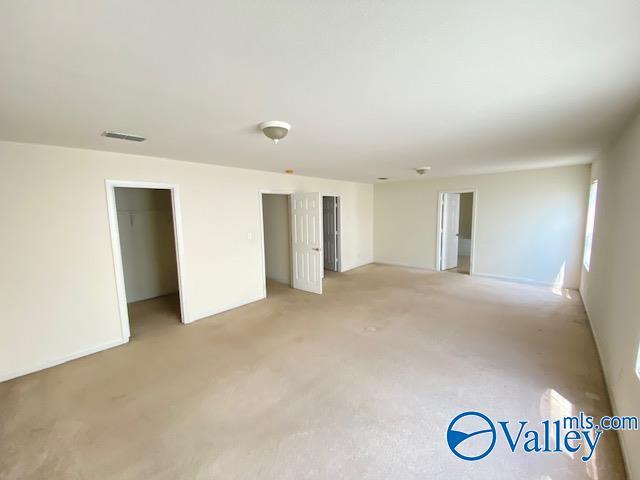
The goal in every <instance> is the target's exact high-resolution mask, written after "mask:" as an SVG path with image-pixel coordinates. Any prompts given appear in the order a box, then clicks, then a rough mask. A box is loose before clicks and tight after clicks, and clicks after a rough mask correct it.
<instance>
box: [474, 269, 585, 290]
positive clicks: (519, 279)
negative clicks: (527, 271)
mask: <svg viewBox="0 0 640 480" xmlns="http://www.w3.org/2000/svg"><path fill="white" fill-rule="evenodd" d="M473 275H475V276H477V277H486V278H494V279H496V280H504V281H505V282H514V283H526V284H529V285H542V286H545V287H556V286H557V285H556V284H555V283H553V282H542V281H540V280H534V279H532V278H526V277H510V276H508V275H495V274H493V273H478V272H473ZM560 288H563V289H566V290H577V289H578V288H577V287H573V286H567V285H563V286H562V287H560Z"/></svg>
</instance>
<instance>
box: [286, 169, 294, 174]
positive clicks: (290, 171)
mask: <svg viewBox="0 0 640 480" xmlns="http://www.w3.org/2000/svg"><path fill="white" fill-rule="evenodd" d="M284 173H287V174H289V175H291V174H293V170H291V169H288V170H285V171H284Z"/></svg>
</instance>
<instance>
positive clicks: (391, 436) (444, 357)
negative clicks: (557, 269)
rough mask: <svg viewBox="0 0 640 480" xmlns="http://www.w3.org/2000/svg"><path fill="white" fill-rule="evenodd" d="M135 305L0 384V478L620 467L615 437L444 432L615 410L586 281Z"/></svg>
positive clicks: (383, 271) (282, 290)
mask: <svg viewBox="0 0 640 480" xmlns="http://www.w3.org/2000/svg"><path fill="white" fill-rule="evenodd" d="M131 317H132V332H133V337H132V340H131V342H130V343H129V344H127V345H124V346H121V347H118V348H114V349H111V350H108V351H105V352H101V353H98V354H95V355H92V356H89V357H85V358H82V359H79V360H76V361H73V362H69V363H67V364H64V365H62V366H58V367H54V368H51V369H48V370H45V371H42V372H38V373H35V374H32V375H28V376H25V377H22V378H19V379H15V380H12V381H9V382H5V383H2V384H0V478H2V479H47V480H54V479H65V480H73V479H92V480H93V479H154V480H161V479H224V480H227V479H291V480H293V479H296V480H299V479H327V480H329V479H331V480H334V479H353V480H356V479H357V480H360V479H376V480H378V479H380V480H383V479H384V480H389V479H421V480H424V479H510V480H512V479H535V480H561V479H591V480H607V479H619V478H624V473H623V472H624V470H623V464H622V460H621V456H620V451H619V446H618V441H617V437H616V436H615V434H613V433H611V432H607V433H605V434H604V437H603V440H601V444H600V445H599V447H598V449H597V450H596V456H595V459H594V460H592V461H591V462H588V463H583V462H581V461H580V460H579V459H578V458H577V457H574V458H571V456H569V455H567V454H564V453H555V454H524V453H521V452H520V453H516V454H513V453H511V452H510V451H508V450H507V449H506V448H505V446H504V445H503V444H501V445H499V446H496V448H495V449H494V451H493V452H492V453H491V454H490V455H489V456H487V457H486V458H484V459H483V460H480V461H477V462H465V461H462V460H460V459H458V458H457V457H455V456H454V455H453V454H452V453H451V452H450V450H449V449H448V447H447V444H446V440H445V435H446V430H447V426H448V424H449V422H450V421H451V419H452V418H453V417H454V416H455V415H457V414H459V413H461V412H463V411H465V410H469V409H471V410H479V411H481V412H483V413H485V414H487V415H488V416H490V417H491V418H494V419H510V420H514V421H516V420H518V419H528V420H529V421H531V422H539V421H540V420H541V419H547V418H550V417H551V418H553V416H554V415H558V414H568V413H571V412H575V411H579V410H585V411H586V412H588V413H591V414H594V415H597V416H599V415H603V414H606V413H609V411H610V407H609V403H608V400H607V395H606V393H605V389H604V384H603V379H602V375H601V370H600V366H599V363H598V358H597V354H596V350H595V347H594V343H593V340H592V337H591V333H590V330H589V328H588V325H587V323H586V317H585V312H584V309H583V306H582V303H581V301H580V298H579V296H578V294H577V293H576V292H567V291H563V292H555V293H554V292H552V291H551V290H550V289H549V288H544V287H540V286H531V285H521V284H513V283H507V282H500V281H496V280H492V279H486V278H479V277H473V276H471V277H470V276H467V275H452V274H450V273H446V272H442V273H431V272H424V271H420V270H412V269H403V268H397V267H390V266H379V265H370V266H366V267H363V268H360V269H357V270H354V271H351V272H347V273H344V274H329V276H328V277H327V278H326V279H325V294H324V295H322V296H319V295H314V294H307V293H303V292H298V291H295V290H291V289H289V288H287V287H286V286H282V285H277V284H274V285H270V287H269V296H268V298H267V299H266V300H263V301H259V302H256V303H253V304H251V305H248V306H245V307H242V308H238V309H236V310H233V311H229V312H226V313H223V314H220V315H217V316H215V317H211V318H208V319H204V320H201V321H199V322H196V323H194V324H191V325H189V326H183V325H180V324H179V323H178V322H177V309H176V306H175V298H171V297H165V298H159V299H155V300H150V301H145V302H141V303H138V304H134V305H131Z"/></svg>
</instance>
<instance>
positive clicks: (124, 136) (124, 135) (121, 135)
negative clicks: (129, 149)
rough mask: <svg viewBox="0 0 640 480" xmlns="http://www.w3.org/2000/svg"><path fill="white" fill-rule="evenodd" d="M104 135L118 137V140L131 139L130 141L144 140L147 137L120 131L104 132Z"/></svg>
mask: <svg viewBox="0 0 640 480" xmlns="http://www.w3.org/2000/svg"><path fill="white" fill-rule="evenodd" d="M102 136H103V137H109V138H117V139H118V140H129V141H130V142H144V141H145V140H146V138H144V137H141V136H140V135H130V134H128V133H120V132H102Z"/></svg>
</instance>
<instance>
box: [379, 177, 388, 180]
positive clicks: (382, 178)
mask: <svg viewBox="0 0 640 480" xmlns="http://www.w3.org/2000/svg"><path fill="white" fill-rule="evenodd" d="M378 180H389V177H378Z"/></svg>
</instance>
